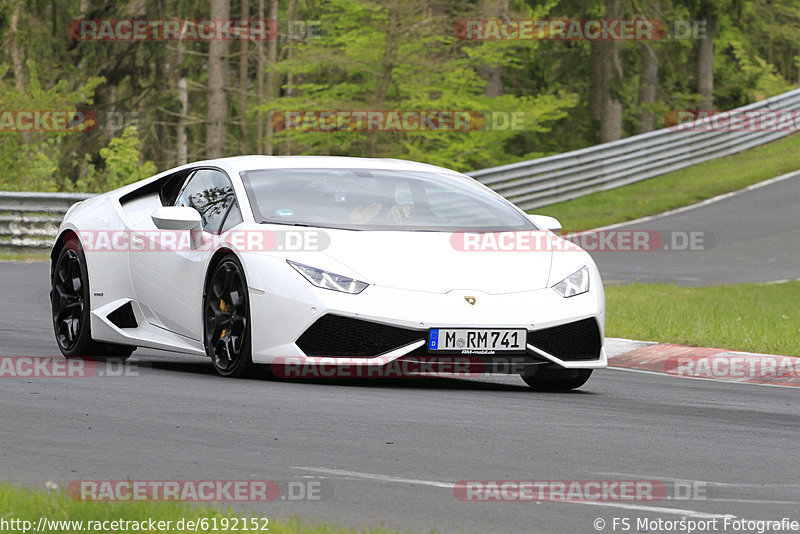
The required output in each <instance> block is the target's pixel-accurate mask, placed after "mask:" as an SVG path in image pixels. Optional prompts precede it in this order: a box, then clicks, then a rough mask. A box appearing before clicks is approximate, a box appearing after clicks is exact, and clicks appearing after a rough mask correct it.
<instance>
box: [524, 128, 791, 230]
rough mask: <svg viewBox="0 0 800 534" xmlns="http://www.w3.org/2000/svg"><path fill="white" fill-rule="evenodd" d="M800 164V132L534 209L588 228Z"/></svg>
mask: <svg viewBox="0 0 800 534" xmlns="http://www.w3.org/2000/svg"><path fill="white" fill-rule="evenodd" d="M797 169H800V135H796V134H795V135H790V136H787V137H785V138H783V139H779V140H777V141H773V142H772V143H769V144H767V145H763V146H760V147H756V148H751V149H750V150H746V151H744V152H741V153H739V154H734V155H732V156H726V157H724V158H719V159H716V160H713V161H709V162H706V163H702V164H700V165H694V166H692V167H687V168H685V169H681V170H679V171H674V172H671V173H668V174H664V175H661V176H656V177H655V178H651V179H649V180H644V181H643V182H638V183H635V184H631V185H628V186H625V187H620V188H618V189H614V190H611V191H603V192H600V193H594V194H591V195H587V196H585V197H581V198H577V199H575V200H569V201H567V202H561V203H558V204H553V205H550V206H545V207H542V208H537V209H535V210H532V211H533V212H535V213H539V214H542V215H550V216H552V217H556V218H557V219H558V220H559V221H561V224H562V225H563V226H564V229H565V230H568V231H578V230H589V229H592V228H597V227H600V226H606V225H608V224H613V223H618V222H623V221H629V220H632V219H638V218H639V217H645V216H647V215H653V214H656V213H661V212H663V211H667V210H671V209H675V208H679V207H681V206H688V205H690V204H694V203H696V202H700V201H701V200H705V199H707V198H711V197H715V196H717V195H721V194H723V193H727V192H730V191H735V190H737V189H742V188H743V187H747V186H748V185H752V184H755V183H758V182H763V181H764V180H768V179H770V178H774V177H776V176H780V175H781V174H786V173H787V172H791V171H795V170H797Z"/></svg>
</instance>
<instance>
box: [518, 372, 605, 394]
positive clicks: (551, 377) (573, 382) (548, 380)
mask: <svg viewBox="0 0 800 534" xmlns="http://www.w3.org/2000/svg"><path fill="white" fill-rule="evenodd" d="M590 376H592V370H591V369H541V370H539V371H537V372H536V373H534V374H531V375H522V379H523V380H524V381H525V383H526V384H528V385H529V386H530V387H531V388H533V389H534V390H536V391H569V390H571V389H577V388H579V387H581V386H582V385H584V384H585V383H586V381H587V380H589V377H590Z"/></svg>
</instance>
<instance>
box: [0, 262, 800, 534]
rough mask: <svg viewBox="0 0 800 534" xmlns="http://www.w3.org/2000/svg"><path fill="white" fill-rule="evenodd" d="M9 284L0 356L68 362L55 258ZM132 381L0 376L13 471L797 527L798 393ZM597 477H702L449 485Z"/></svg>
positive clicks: (506, 380)
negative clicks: (636, 496)
mask: <svg viewBox="0 0 800 534" xmlns="http://www.w3.org/2000/svg"><path fill="white" fill-rule="evenodd" d="M0 280H2V292H3V313H2V316H1V317H0V348H1V349H2V353H0V354H2V355H5V356H52V355H54V354H56V352H57V350H56V346H55V343H54V341H53V340H52V334H51V326H50V322H49V310H48V298H47V293H48V267H47V265H46V264H45V263H31V264H23V263H2V264H0ZM101 370H105V369H104V368H101ZM105 371H108V370H105ZM126 373H127V375H126V376H95V377H93V378H71V379H68V378H0V429H1V430H0V479H4V480H11V481H15V482H18V483H24V484H27V485H31V486H35V487H39V488H44V485H45V483H46V482H47V481H56V482H58V483H60V484H61V485H62V486H63V485H67V484H69V483H70V482H72V481H76V480H126V479H131V480H249V479H268V480H275V481H279V482H282V483H287V482H303V481H314V482H319V483H320V484H322V485H321V486H320V496H321V498H320V500H314V501H311V500H303V501H297V502H290V501H288V500H280V499H278V500H275V501H273V502H271V503H259V504H251V503H248V504H237V505H236V508H237V509H239V510H240V511H241V512H242V513H243V514H246V515H248V516H262V517H268V518H270V519H280V518H288V517H290V516H292V515H298V516H301V517H303V518H306V519H312V520H313V519H319V520H325V521H333V522H337V523H340V524H342V525H346V526H351V527H363V526H377V525H380V524H383V525H385V526H386V527H390V528H397V529H402V531H424V532H429V531H432V530H435V531H438V532H546V533H558V534H562V533H569V532H577V533H581V532H582V533H589V532H597V530H596V529H595V527H594V522H595V520H596V519H597V518H601V519H603V520H604V521H605V522H606V526H605V528H604V529H603V530H602V532H615V530H613V529H612V526H613V520H614V518H615V517H616V518H629V519H630V520H631V521H632V525H633V527H634V528H633V530H631V531H632V532H636V531H637V530H636V528H635V527H636V519H637V518H649V519H652V520H654V519H658V518H662V519H670V520H675V519H680V518H681V517H685V518H687V519H694V520H701V519H710V518H714V517H716V518H717V520H718V521H719V522H720V523H719V528H718V529H717V531H723V530H722V523H721V522H722V521H723V519H722V518H721V517H720V516H723V515H730V516H735V517H737V518H745V519H781V518H783V517H789V518H793V519H797V520H800V482H799V481H798V478H797V473H798V469H797V466H798V465H800V450H798V447H797V437H798V430H800V410H798V397H797V390H796V389H790V388H780V387H765V386H755V385H746V384H729V383H716V382H708V381H697V380H690V379H682V378H673V377H667V376H660V375H652V374H647V373H637V372H631V371H623V370H615V369H608V370H602V371H599V372H596V373H595V375H594V376H593V377H592V379H591V380H590V381H589V383H588V384H587V385H586V386H584V388H582V390H580V391H578V392H573V393H562V394H540V393H534V392H532V391H530V390H529V389H528V388H527V387H526V386H525V385H524V384H523V383H522V381H521V380H520V379H519V378H518V377H513V376H492V377H489V378H486V379H475V380H452V379H424V380H421V379H396V380H384V381H380V380H374V379H373V380H368V379H364V380H361V381H346V382H334V383H330V382H328V383H320V382H314V381H306V382H305V383H301V382H281V381H274V380H268V379H265V378H257V379H250V380H226V379H222V378H219V377H217V376H215V375H214V374H213V370H212V367H211V364H210V363H209V362H208V361H206V360H205V359H203V358H195V357H186V356H180V355H171V354H168V353H163V352H158V351H150V350H139V351H137V352H136V353H135V354H134V357H133V358H132V359H131V360H130V362H129V364H128V367H127V372H126ZM106 374H108V373H106ZM597 479H604V480H638V479H642V480H654V481H658V482H663V483H664V484H665V485H666V488H667V493H668V494H669V495H673V492H674V491H675V490H674V489H673V486H672V484H673V483H674V481H675V479H678V480H681V481H687V480H688V481H696V482H697V484H698V485H697V487H698V488H699V490H698V491H697V492H695V493H694V497H695V498H690V499H688V500H682V499H681V500H676V499H662V500H659V501H656V502H613V501H606V502H601V503H598V504H584V503H555V502H541V503H536V502H503V503H498V502H462V501H459V500H458V499H456V498H455V497H454V492H453V489H452V484H454V483H455V482H457V481H461V480H538V481H543V480H597ZM692 483H693V482H692ZM680 487H681V488H683V487H685V484H684V483H683V482H681V483H680ZM142 519H144V518H142ZM620 528H621V527H620V526H619V525H618V526H617V530H616V532H620V530H619V529H620ZM651 531H653V532H662V531H663V530H651ZM728 531H730V532H733V530H730V529H729V530H728ZM670 532H675V531H674V530H671V531H670Z"/></svg>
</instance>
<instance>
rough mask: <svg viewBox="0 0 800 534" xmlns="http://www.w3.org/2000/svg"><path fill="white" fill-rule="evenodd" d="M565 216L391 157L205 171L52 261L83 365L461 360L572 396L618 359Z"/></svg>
mask: <svg viewBox="0 0 800 534" xmlns="http://www.w3.org/2000/svg"><path fill="white" fill-rule="evenodd" d="M559 229H560V225H559V223H558V221H556V220H555V219H552V218H550V217H544V216H536V215H530V216H529V215H526V214H525V213H524V212H523V211H521V210H520V209H518V208H517V207H516V206H514V205H513V204H511V203H510V202H508V201H507V200H505V199H504V198H502V197H501V196H499V195H498V194H496V193H494V192H493V191H492V190H490V189H488V188H487V187H484V186H483V185H481V184H479V183H478V182H476V181H475V180H473V179H472V178H469V177H468V176H465V175H463V174H460V173H457V172H455V171H452V170H448V169H444V168H441V167H435V166H432V165H425V164H421V163H413V162H408V161H400V160H390V159H362V158H346V157H313V156H298V157H288V156H287V157H271V156H241V157H232V158H223V159H217V160H210V161H201V162H198V163H192V164H189V165H184V166H182V167H178V168H175V169H172V170H169V171H166V172H163V173H161V174H158V175H156V176H153V177H152V178H149V179H147V180H143V181H141V182H138V183H135V184H132V185H129V186H126V187H123V188H121V189H118V190H115V191H111V192H109V193H105V194H102V195H98V196H95V197H92V198H90V199H88V200H85V201H83V202H80V203H78V204H76V205H74V206H72V208H70V210H69V212H68V213H67V215H66V217H65V218H64V221H63V223H62V224H61V227H60V228H59V231H58V237H57V238H56V241H55V244H54V247H53V251H52V269H51V273H52V293H51V301H52V312H53V324H54V328H55V334H56V340H57V342H58V345H59V348H60V349H61V352H62V353H63V354H64V355H65V356H67V357H77V356H87V357H117V358H125V357H127V356H130V354H131V353H132V352H133V351H134V350H135V349H136V348H137V347H148V348H154V349H163V350H170V351H176V352H183V353H188V354H196V355H207V356H209V357H210V358H211V360H212V361H213V364H214V367H215V368H216V370H217V372H218V373H219V374H221V375H223V376H243V375H245V374H247V373H248V371H250V370H252V367H253V366H254V365H258V364H272V365H273V366H274V365H275V363H276V362H284V361H287V360H286V359H287V358H288V359H292V361H294V362H297V361H300V362H306V363H309V364H313V363H320V362H325V361H327V362H331V361H333V362H341V363H343V364H344V363H348V362H349V363H351V364H352V362H359V363H360V364H362V365H364V366H367V367H372V368H379V367H383V366H387V365H390V364H392V363H395V364H396V363H397V362H398V361H413V360H415V359H416V360H419V359H427V360H428V361H431V360H433V361H436V360H438V359H444V358H446V357H453V356H458V357H461V358H468V360H469V361H470V362H471V363H474V364H476V365H479V366H480V369H481V371H482V372H499V373H518V374H520V375H521V376H522V378H523V379H524V380H525V381H526V382H527V383H528V384H529V385H531V386H532V387H533V388H535V389H544V390H559V389H573V388H577V387H580V386H581V385H583V384H584V383H585V382H586V380H587V379H588V378H589V375H590V374H591V372H592V370H593V369H597V368H602V367H605V366H606V356H605V352H604V350H603V328H604V314H605V296H604V293H603V286H602V283H601V281H600V275H599V273H598V271H597V268H596V266H595V264H594V262H593V261H592V259H591V258H590V257H589V255H588V254H587V253H586V252H585V251H583V250H581V249H579V248H578V247H576V246H574V245H572V244H571V243H569V242H567V241H565V240H563V239H562V238H560V237H558V236H557V235H556V234H555V233H554V231H556V230H559Z"/></svg>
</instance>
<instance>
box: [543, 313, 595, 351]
mask: <svg viewBox="0 0 800 534" xmlns="http://www.w3.org/2000/svg"><path fill="white" fill-rule="evenodd" d="M528 344H529V345H533V346H534V347H536V348H537V349H539V350H543V351H545V352H546V353H548V354H552V355H553V356H555V357H556V358H559V359H561V360H564V361H575V360H597V359H598V358H600V349H601V347H602V340H601V339H600V328H599V327H598V326H597V321H596V320H595V319H594V318H591V317H590V318H589V319H583V320H581V321H576V322H574V323H568V324H562V325H559V326H554V327H552V328H545V329H542V330H534V331H533V332H528Z"/></svg>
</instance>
